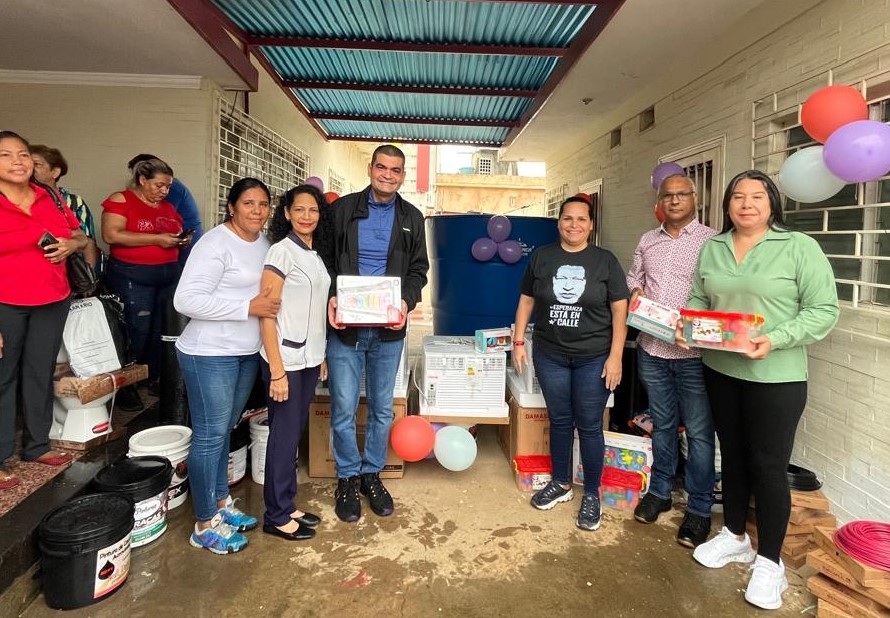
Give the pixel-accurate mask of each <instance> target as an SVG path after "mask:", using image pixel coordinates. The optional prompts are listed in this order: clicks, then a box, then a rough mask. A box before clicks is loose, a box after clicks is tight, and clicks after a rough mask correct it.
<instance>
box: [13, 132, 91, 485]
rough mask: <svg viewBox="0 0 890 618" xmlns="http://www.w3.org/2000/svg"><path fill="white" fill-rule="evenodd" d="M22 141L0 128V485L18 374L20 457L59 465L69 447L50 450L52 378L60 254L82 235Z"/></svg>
mask: <svg viewBox="0 0 890 618" xmlns="http://www.w3.org/2000/svg"><path fill="white" fill-rule="evenodd" d="M33 174H34V161H33V160H32V159H31V150H30V146H29V145H28V142H27V141H25V139H24V138H22V137H20V136H19V135H17V134H15V133H13V132H12V131H0V490H4V489H9V488H11V487H15V486H16V485H18V484H19V483H20V482H21V481H20V480H19V479H18V477H16V476H14V475H13V474H12V473H11V472H9V471H8V470H6V469H4V462H5V461H6V460H7V459H8V458H9V457H11V456H12V454H13V451H14V448H15V416H16V408H17V402H16V395H17V390H18V382H19V375H20V374H21V378H22V383H21V392H22V411H23V415H22V416H23V419H22V420H23V431H22V452H21V458H22V460H23V461H36V462H39V463H43V464H47V465H51V466H60V465H64V464H67V463H69V462H70V461H71V455H68V454H67V453H61V452H58V451H53V450H50V448H49V430H50V426H51V425H52V420H53V408H52V404H53V399H52V396H51V393H52V388H53V386H52V384H53V370H54V368H55V362H56V356H58V354H59V347H60V346H61V344H62V331H63V330H64V328H65V320H66V319H67V317H68V306H69V297H70V296H71V288H70V287H69V286H68V277H67V274H66V271H65V268H66V258H67V257H68V256H69V255H71V254H72V253H74V252H75V251H82V250H83V249H84V248H85V247H86V245H87V237H86V236H84V234H83V232H81V231H80V223H79V222H78V220H77V218H76V217H75V216H74V214H73V213H72V212H71V211H70V210H68V208H66V207H62V209H59V208H57V207H56V203H55V202H54V201H53V199H52V197H51V196H50V194H49V193H47V191H46V189H44V188H43V187H41V186H39V185H36V184H34V183H33V182H32V175H33Z"/></svg>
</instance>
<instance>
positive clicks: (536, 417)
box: [498, 397, 550, 462]
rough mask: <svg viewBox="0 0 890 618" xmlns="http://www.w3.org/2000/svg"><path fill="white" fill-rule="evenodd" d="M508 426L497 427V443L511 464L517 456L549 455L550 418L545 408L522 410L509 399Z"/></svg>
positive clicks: (512, 399)
mask: <svg viewBox="0 0 890 618" xmlns="http://www.w3.org/2000/svg"><path fill="white" fill-rule="evenodd" d="M509 406H510V413H509V414H510V424H509V425H501V426H500V427H498V442H500V444H501V448H502V449H503V451H504V455H506V456H507V461H510V462H512V461H513V458H514V457H516V456H517V455H549V454H550V417H549V416H547V408H523V407H521V406H520V405H519V402H518V401H516V399H514V398H513V397H510V399H509Z"/></svg>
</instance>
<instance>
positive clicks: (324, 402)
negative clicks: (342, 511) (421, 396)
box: [309, 395, 408, 479]
mask: <svg viewBox="0 0 890 618" xmlns="http://www.w3.org/2000/svg"><path fill="white" fill-rule="evenodd" d="M392 412H393V422H395V421H397V420H399V419H400V418H402V417H403V416H405V415H406V414H407V412H408V400H407V399H404V398H399V399H393V401H392ZM367 417H368V408H367V405H366V403H365V398H364V397H362V398H361V400H360V402H359V406H358V410H357V411H356V415H355V433H356V441H357V442H358V448H359V452H362V451H363V450H364V444H365V425H366V423H367ZM404 473H405V462H404V461H403V460H401V459H400V458H399V457H398V456H397V455H396V454H395V452H393V450H392V446H390V447H389V451H388V452H387V455H386V465H385V466H384V467H383V470H382V471H381V472H380V478H384V479H400V478H402V476H403V475H404ZM309 476H311V477H313V478H337V465H336V461H335V460H334V442H333V435H332V434H331V404H330V397H322V396H319V395H316V396H315V397H314V398H313V400H312V403H311V404H310V405H309Z"/></svg>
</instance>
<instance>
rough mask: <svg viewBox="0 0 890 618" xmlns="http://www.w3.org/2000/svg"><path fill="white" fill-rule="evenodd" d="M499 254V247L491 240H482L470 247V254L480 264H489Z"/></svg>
mask: <svg viewBox="0 0 890 618" xmlns="http://www.w3.org/2000/svg"><path fill="white" fill-rule="evenodd" d="M497 252H498V245H497V243H495V242H494V241H493V240H492V239H491V238H480V239H478V240H477V241H476V242H474V243H473V246H472V247H470V253H471V254H472V255H473V257H474V258H475V259H476V260H477V261H479V262H487V261H488V260H490V259H491V258H493V257H494V254H495V253H497Z"/></svg>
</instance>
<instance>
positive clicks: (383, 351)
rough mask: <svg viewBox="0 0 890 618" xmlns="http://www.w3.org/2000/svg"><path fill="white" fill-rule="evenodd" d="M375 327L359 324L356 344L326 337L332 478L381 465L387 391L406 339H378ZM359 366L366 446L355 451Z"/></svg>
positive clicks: (387, 425) (388, 399)
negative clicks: (334, 470) (334, 464)
mask: <svg viewBox="0 0 890 618" xmlns="http://www.w3.org/2000/svg"><path fill="white" fill-rule="evenodd" d="M380 330H381V329H380V328H360V329H359V331H358V341H356V343H355V345H347V344H345V343H343V341H342V340H341V339H340V337H339V336H338V335H337V334H336V333H333V334H331V336H329V337H328V348H327V361H328V383H329V386H330V390H331V430H332V431H333V434H334V459H335V461H336V462H337V478H341V479H344V478H349V477H351V476H357V475H358V474H366V473H370V472H380V471H381V470H383V466H384V465H386V453H387V450H388V448H389V429H390V426H391V425H392V416H393V415H392V391H393V388H395V385H396V375H397V374H398V370H399V360H400V359H401V357H402V346H403V345H404V343H405V341H404V340H403V339H398V340H396V341H381V340H380ZM362 369H364V370H365V379H366V385H365V390H366V392H367V396H366V397H367V403H368V406H367V407H368V419H367V426H366V430H365V451H364V454H359V450H358V443H357V442H356V437H355V413H356V410H357V408H358V402H359V389H360V386H361V375H362Z"/></svg>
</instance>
